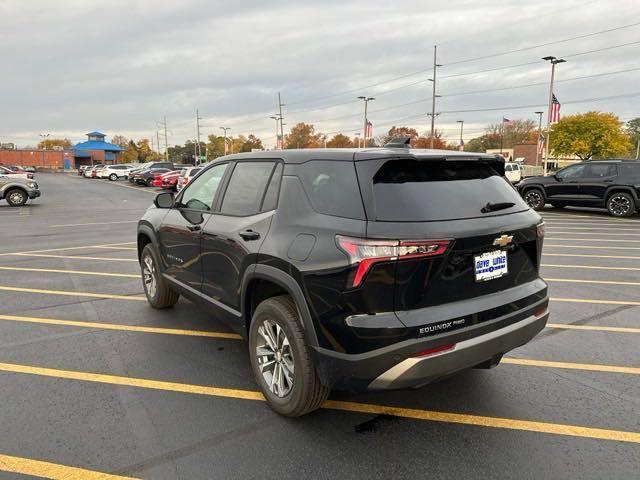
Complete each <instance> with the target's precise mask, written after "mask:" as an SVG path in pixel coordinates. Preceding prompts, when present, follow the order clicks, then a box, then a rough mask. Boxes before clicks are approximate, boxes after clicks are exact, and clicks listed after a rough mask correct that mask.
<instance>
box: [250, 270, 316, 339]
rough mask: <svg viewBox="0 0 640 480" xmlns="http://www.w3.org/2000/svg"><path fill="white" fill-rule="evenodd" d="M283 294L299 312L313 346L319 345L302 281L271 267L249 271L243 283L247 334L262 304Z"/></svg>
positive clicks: (303, 326) (307, 336) (305, 331)
mask: <svg viewBox="0 0 640 480" xmlns="http://www.w3.org/2000/svg"><path fill="white" fill-rule="evenodd" d="M280 295H288V296H289V297H291V299H292V300H293V303H294V304H295V305H296V308H297V309H298V316H299V320H300V323H301V326H302V328H303V330H304V333H305V340H306V342H307V345H309V346H317V345H318V337H317V335H316V331H315V328H314V326H313V321H312V319H311V312H310V311H309V306H308V304H307V301H306V299H305V296H304V293H303V292H302V288H300V285H299V284H298V282H297V281H296V280H295V279H294V278H293V277H292V276H290V275H289V274H287V273H286V272H284V271H282V270H280V269H278V268H275V267H271V266H269V265H256V266H255V268H253V269H247V271H246V272H245V275H244V278H243V281H242V293H241V302H242V303H241V308H242V318H243V320H244V323H245V330H244V333H245V335H246V334H248V332H249V328H250V326H251V318H252V315H253V312H254V311H255V308H257V306H258V305H259V304H260V302H262V301H264V300H266V299H268V298H272V297H277V296H280Z"/></svg>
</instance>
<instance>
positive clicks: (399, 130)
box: [378, 125, 422, 148]
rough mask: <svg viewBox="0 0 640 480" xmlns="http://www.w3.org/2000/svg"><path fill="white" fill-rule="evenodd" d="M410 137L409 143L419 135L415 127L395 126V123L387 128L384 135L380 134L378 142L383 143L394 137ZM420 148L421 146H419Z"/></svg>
mask: <svg viewBox="0 0 640 480" xmlns="http://www.w3.org/2000/svg"><path fill="white" fill-rule="evenodd" d="M404 136H409V137H411V144H412V145H413V142H414V141H415V140H416V139H417V138H418V137H419V136H420V135H419V134H418V131H417V130H416V129H415V128H411V127H396V126H395V125H394V126H393V127H391V128H390V129H389V131H388V132H387V134H386V135H383V136H381V137H380V138H379V139H378V140H379V142H380V144H382V145H384V144H385V143H387V142H389V141H390V140H393V139H394V138H396V137H404ZM420 148H422V147H420Z"/></svg>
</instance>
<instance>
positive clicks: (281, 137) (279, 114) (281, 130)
mask: <svg viewBox="0 0 640 480" xmlns="http://www.w3.org/2000/svg"><path fill="white" fill-rule="evenodd" d="M284 106H285V105H284V103H282V99H281V98H280V92H278V116H279V117H280V148H282V149H284V124H283V123H282V120H284V117H283V116H282V107H284ZM276 141H277V140H276Z"/></svg>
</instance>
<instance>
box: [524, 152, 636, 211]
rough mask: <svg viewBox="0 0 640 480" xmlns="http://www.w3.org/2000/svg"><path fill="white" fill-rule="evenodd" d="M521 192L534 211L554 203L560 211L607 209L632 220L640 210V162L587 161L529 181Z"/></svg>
mask: <svg viewBox="0 0 640 480" xmlns="http://www.w3.org/2000/svg"><path fill="white" fill-rule="evenodd" d="M518 190H519V191H520V194H521V195H522V198H524V199H525V201H526V202H527V204H528V205H529V206H530V207H531V208H533V209H534V210H541V209H542V208H544V206H545V204H546V203H550V204H551V205H553V206H554V207H556V208H562V207H566V206H569V205H570V206H574V207H598V208H606V209H607V210H608V211H609V213H610V214H611V215H613V216H614V217H628V216H630V215H633V213H634V212H635V211H636V209H638V208H640V162H638V161H634V160H591V161H585V162H582V163H577V164H574V165H570V166H568V167H566V168H563V169H562V170H559V171H558V172H556V173H555V174H554V175H549V176H546V177H529V178H525V179H524V180H523V181H522V182H520V183H519V184H518Z"/></svg>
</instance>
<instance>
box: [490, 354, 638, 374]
mask: <svg viewBox="0 0 640 480" xmlns="http://www.w3.org/2000/svg"><path fill="white" fill-rule="evenodd" d="M501 363H507V364H510V365H524V366H528V367H549V368H563V369H569V370H586V371H589V372H607V373H626V374H630V375H640V368H638V367H620V366H618V365H599V364H598V365H596V364H591V363H567V362H550V361H546V360H533V359H530V358H513V357H508V358H503V359H502V360H501Z"/></svg>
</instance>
